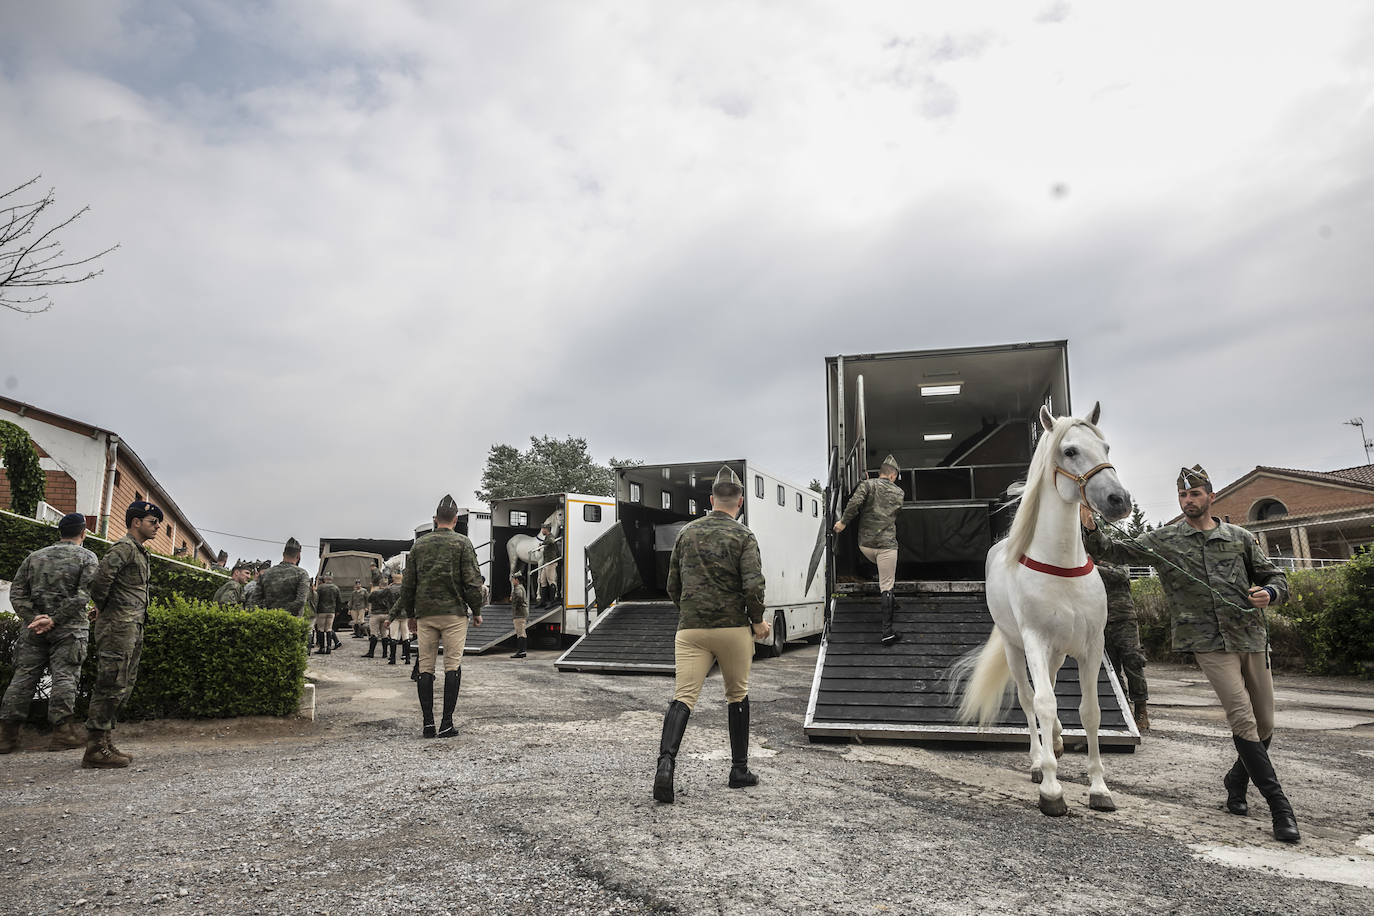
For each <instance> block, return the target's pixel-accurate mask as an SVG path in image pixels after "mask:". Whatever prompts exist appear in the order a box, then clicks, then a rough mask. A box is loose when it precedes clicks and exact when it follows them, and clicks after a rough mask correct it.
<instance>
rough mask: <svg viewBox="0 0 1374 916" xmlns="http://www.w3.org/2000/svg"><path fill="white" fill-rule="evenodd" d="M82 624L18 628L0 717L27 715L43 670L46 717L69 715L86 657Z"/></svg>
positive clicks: (54, 720)
mask: <svg viewBox="0 0 1374 916" xmlns="http://www.w3.org/2000/svg"><path fill="white" fill-rule="evenodd" d="M87 633H88V631H87V630H86V628H85V627H81V628H79V629H78V628H73V627H65V628H63V629H61V630H49V631H48V632H46V633H44V634H43V635H41V636H40V635H38V634H37V633H35V632H33V630H30V629H27V628H25V629H21V630H20V631H19V638H18V639H17V640H15V642H14V677H13V678H11V679H10V686H9V688H8V689H7V690H6V691H5V698H4V700H0V719H4V720H7V721H13V720H22V719H26V718H28V715H29V704H30V703H31V702H33V695H34V693H35V692H36V691H37V690H38V682H39V681H41V680H42V679H43V672H44V671H47V672H48V673H49V674H50V675H51V676H52V689H51V690H50V691H49V692H48V721H49V722H51V723H52V724H53V725H57V724H58V723H60V722H62V721H64V720H66V719H69V718H71V716H72V709H73V707H74V706H75V704H76V685H77V683H78V682H79V681H80V680H81V665H82V663H83V662H85V661H86V641H87V638H88V637H87Z"/></svg>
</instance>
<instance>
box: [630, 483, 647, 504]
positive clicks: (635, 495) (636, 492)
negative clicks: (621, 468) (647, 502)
mask: <svg viewBox="0 0 1374 916" xmlns="http://www.w3.org/2000/svg"><path fill="white" fill-rule="evenodd" d="M630 502H632V503H642V502H644V488H643V487H641V486H640V485H639V484H637V483H635V482H634V481H630Z"/></svg>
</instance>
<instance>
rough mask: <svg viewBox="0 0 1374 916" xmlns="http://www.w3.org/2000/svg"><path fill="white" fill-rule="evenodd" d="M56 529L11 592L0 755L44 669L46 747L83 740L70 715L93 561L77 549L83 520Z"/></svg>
mask: <svg viewBox="0 0 1374 916" xmlns="http://www.w3.org/2000/svg"><path fill="white" fill-rule="evenodd" d="M57 532H58V534H59V535H60V536H61V538H62V540H61V541H59V542H58V543H56V544H53V545H52V546H50V547H44V548H42V549H40V550H35V551H34V552H33V553H31V554H29V555H28V556H27V557H25V558H24V561H23V562H22V563H20V564H19V571H18V572H17V573H15V576H14V584H13V585H12V586H11V588H10V603H11V604H13V605H14V611H15V613H16V614H18V615H19V620H20V622H21V623H23V624H24V626H23V628H22V629H20V631H19V638H18V639H16V640H15V642H14V675H13V677H12V678H11V679H10V685H9V687H8V688H7V689H6V690H5V697H4V699H3V700H0V754H8V753H10V752H11V751H13V750H14V749H15V748H17V747H18V746H19V726H20V725H21V724H23V721H24V719H25V718H27V717H28V714H29V704H30V703H31V702H33V694H34V692H35V691H36V690H37V689H38V682H39V680H40V679H41V678H42V677H43V672H44V671H45V670H46V671H47V672H48V673H49V675H50V676H51V678H52V689H51V690H50V691H49V692H48V721H49V722H51V723H52V725H53V732H52V737H51V738H49V739H48V750H50V751H60V750H66V749H68V748H74V747H81V746H82V745H84V744H85V743H86V735H85V733H84V732H82V731H81V730H79V729H78V728H77V725H76V722H75V721H74V720H73V718H72V711H73V707H74V706H75V704H76V685H77V682H78V681H80V680H81V664H82V663H83V662H84V661H85V660H86V640H87V633H88V629H89V622H88V621H87V618H86V605H87V604H89V603H90V600H91V582H92V580H94V578H95V573H96V566H97V563H98V561H97V560H96V558H95V554H93V553H91V552H90V551H89V550H87V549H86V548H85V547H83V546H81V542H82V541H84V540H85V539H86V516H84V515H82V514H81V513H80V512H73V513H70V514H68V515H64V516H63V517H62V520H61V521H60V522H58V523H57Z"/></svg>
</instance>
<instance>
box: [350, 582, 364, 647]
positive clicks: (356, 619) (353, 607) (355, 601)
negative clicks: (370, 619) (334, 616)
mask: <svg viewBox="0 0 1374 916" xmlns="http://www.w3.org/2000/svg"><path fill="white" fill-rule="evenodd" d="M366 616H367V589H365V588H363V583H362V581H361V580H359V579H354V580H353V591H352V592H350V593H349V596H348V619H349V622H351V623H352V624H353V638H354V639H362V638H363V637H365V636H366V635H367V632H366V626H367V624H365V623H364V622H363V618H364V617H366Z"/></svg>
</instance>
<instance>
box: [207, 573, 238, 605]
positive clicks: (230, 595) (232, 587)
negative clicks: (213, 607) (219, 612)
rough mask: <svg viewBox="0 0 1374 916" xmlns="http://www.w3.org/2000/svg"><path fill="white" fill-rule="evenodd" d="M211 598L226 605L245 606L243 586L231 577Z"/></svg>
mask: <svg viewBox="0 0 1374 916" xmlns="http://www.w3.org/2000/svg"><path fill="white" fill-rule="evenodd" d="M211 600H212V601H214V602H215V603H216V604H222V605H224V606H225V607H243V602H244V599H243V586H242V585H240V584H239V583H237V582H235V581H234V580H233V579H230V580H229V581H228V582H226V583H224V584H223V585H221V586H220V587H219V591H217V592H215V597H214V598H212V599H211Z"/></svg>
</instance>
